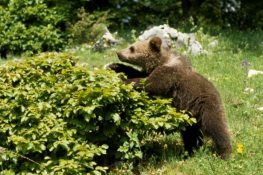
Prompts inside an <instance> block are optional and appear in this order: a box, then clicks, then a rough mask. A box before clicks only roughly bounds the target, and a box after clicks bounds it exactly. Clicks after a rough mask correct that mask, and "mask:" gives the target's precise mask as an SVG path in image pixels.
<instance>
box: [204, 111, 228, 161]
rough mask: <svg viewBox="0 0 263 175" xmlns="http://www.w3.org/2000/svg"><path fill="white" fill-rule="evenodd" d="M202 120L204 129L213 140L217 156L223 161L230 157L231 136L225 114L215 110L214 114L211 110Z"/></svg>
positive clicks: (205, 113)
mask: <svg viewBox="0 0 263 175" xmlns="http://www.w3.org/2000/svg"><path fill="white" fill-rule="evenodd" d="M217 109H218V108H217ZM202 119H203V123H202V125H203V126H202V127H203V129H204V131H205V133H206V134H207V135H208V136H210V137H211V138H212V140H213V142H214V145H215V149H216V152H217V154H218V155H219V156H220V157H221V158H222V159H225V158H227V157H229V155H230V153H231V144H230V134H229V132H228V127H227V124H226V119H225V116H224V112H223V111H222V110H221V111H220V110H215V112H213V113H212V112H211V108H210V111H206V112H204V113H203V116H202Z"/></svg>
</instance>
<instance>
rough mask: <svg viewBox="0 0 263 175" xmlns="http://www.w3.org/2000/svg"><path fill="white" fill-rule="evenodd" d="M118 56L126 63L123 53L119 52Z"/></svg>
mask: <svg viewBox="0 0 263 175" xmlns="http://www.w3.org/2000/svg"><path fill="white" fill-rule="evenodd" d="M117 56H118V58H119V60H120V61H124V60H125V56H124V55H123V53H122V52H117Z"/></svg>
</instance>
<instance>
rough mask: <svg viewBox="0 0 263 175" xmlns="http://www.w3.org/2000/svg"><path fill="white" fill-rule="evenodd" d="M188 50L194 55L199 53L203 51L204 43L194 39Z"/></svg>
mask: <svg viewBox="0 0 263 175" xmlns="http://www.w3.org/2000/svg"><path fill="white" fill-rule="evenodd" d="M188 51H189V52H190V53H191V54H192V55H199V54H202V53H203V48H202V45H201V44H200V43H199V42H197V41H194V42H192V43H191V44H190V45H189V47H188Z"/></svg>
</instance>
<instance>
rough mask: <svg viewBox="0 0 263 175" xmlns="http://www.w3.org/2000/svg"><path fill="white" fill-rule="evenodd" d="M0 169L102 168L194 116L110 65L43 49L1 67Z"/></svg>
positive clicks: (135, 154) (134, 155) (136, 153)
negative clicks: (95, 65) (91, 65)
mask: <svg viewBox="0 0 263 175" xmlns="http://www.w3.org/2000/svg"><path fill="white" fill-rule="evenodd" d="M0 73H1V77H0V139H1V142H0V153H1V154H0V174H8V173H9V174H26V173H33V174H35V173H39V174H84V173H87V174H101V173H102V174H103V173H104V172H105V171H106V169H107V167H108V166H109V165H112V164H113V163H114V162H115V161H120V160H121V161H123V162H128V163H132V162H134V161H135V160H137V159H141V158H142V156H143V152H142V150H141V147H142V146H144V145H143V144H145V143H148V142H143V140H144V139H145V138H146V136H147V137H150V136H151V135H153V134H155V133H157V132H158V131H160V130H162V131H178V130H182V129H183V128H184V126H186V125H188V124H192V123H193V122H194V121H193V120H192V119H190V118H189V117H188V116H187V115H185V114H182V113H178V112H176V111H175V109H174V108H173V107H171V106H170V103H171V101H170V100H166V99H159V98H155V99H152V98H149V97H148V96H147V94H146V93H145V92H141V93H140V92H137V91H135V90H133V88H132V85H125V84H124V83H123V82H122V80H121V78H119V76H120V75H118V74H116V73H115V72H112V71H109V70H102V69H97V70H94V71H90V70H88V69H87V67H85V66H83V65H79V64H78V63H77V62H76V59H75V58H73V57H72V56H71V55H68V54H58V53H47V54H42V55H40V56H36V57H33V58H28V59H25V60H20V61H12V62H9V63H6V64H4V65H2V66H1V67H0Z"/></svg>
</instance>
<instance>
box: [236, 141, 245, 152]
mask: <svg viewBox="0 0 263 175" xmlns="http://www.w3.org/2000/svg"><path fill="white" fill-rule="evenodd" d="M243 152H244V145H242V144H241V143H238V144H237V153H239V154H242V153H243Z"/></svg>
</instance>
